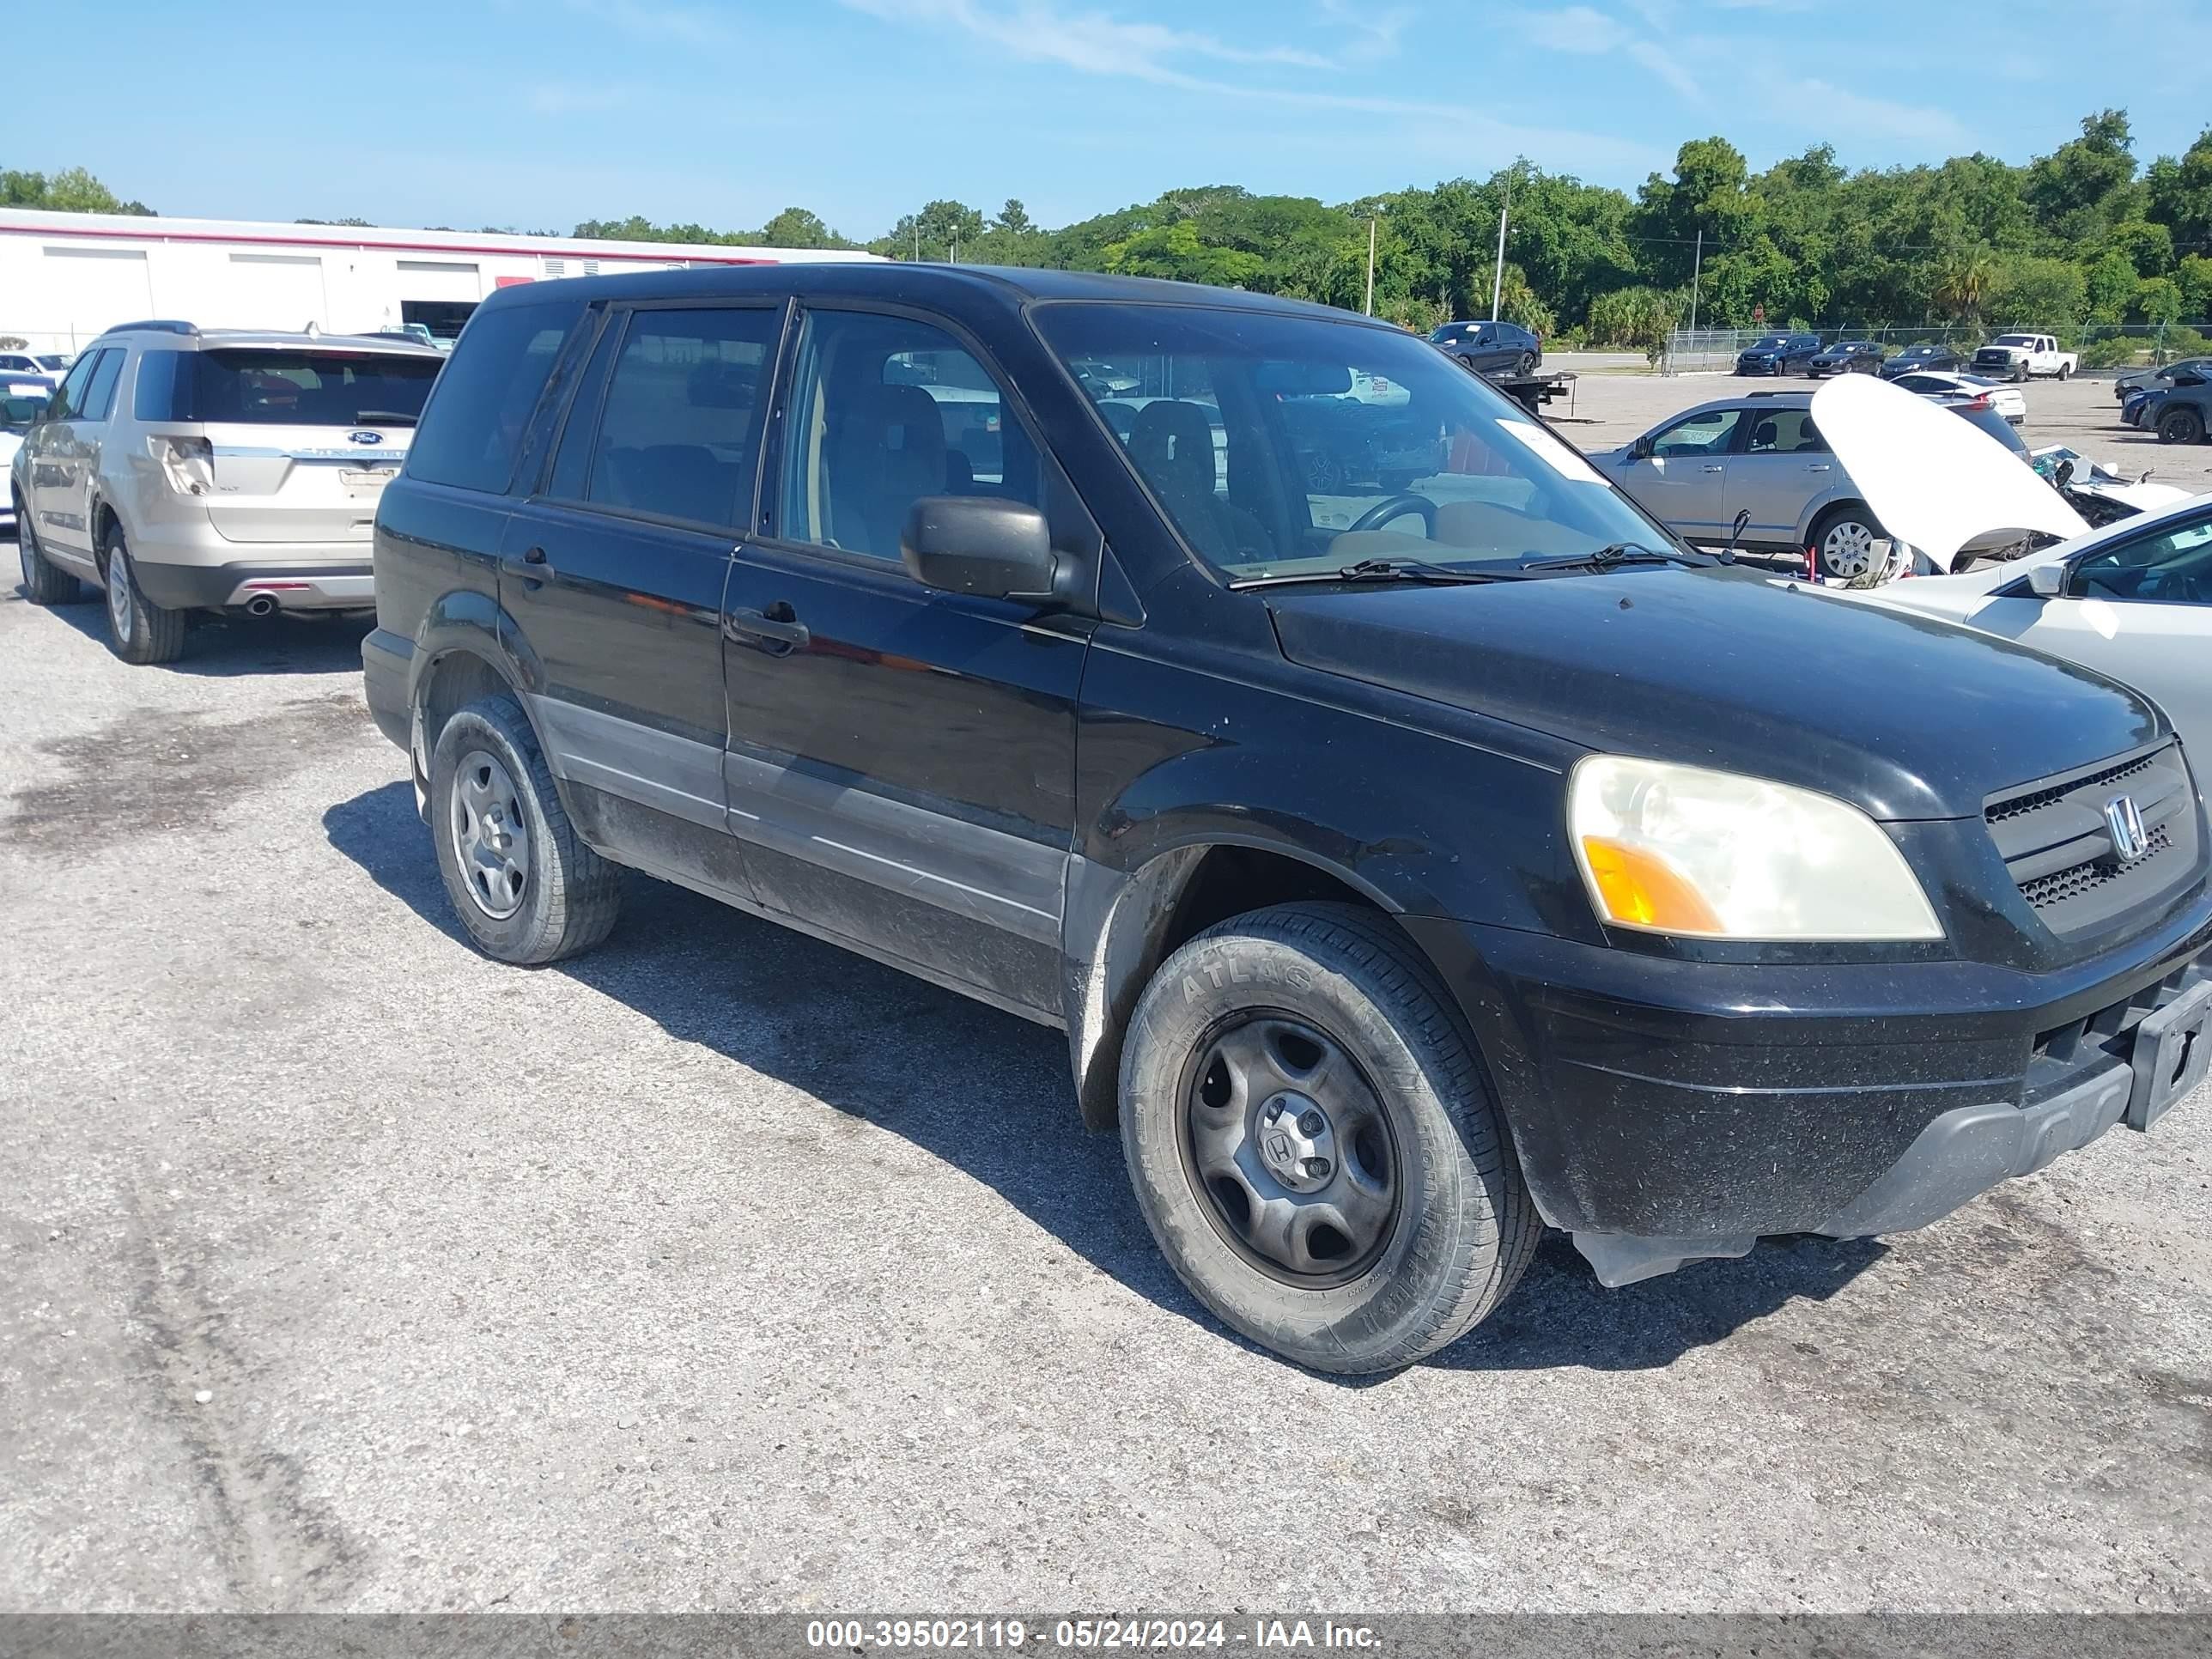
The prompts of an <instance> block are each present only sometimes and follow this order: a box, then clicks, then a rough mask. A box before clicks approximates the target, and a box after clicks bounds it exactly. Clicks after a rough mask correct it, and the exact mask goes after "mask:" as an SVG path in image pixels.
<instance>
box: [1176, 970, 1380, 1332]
mask: <svg viewBox="0 0 2212 1659" xmlns="http://www.w3.org/2000/svg"><path fill="white" fill-rule="evenodd" d="M1183 1112H1184V1121H1185V1124H1186V1130H1187V1133H1186V1139H1185V1147H1184V1157H1185V1159H1186V1173H1187V1174H1188V1176H1190V1178H1191V1185H1192V1188H1193V1189H1194V1191H1195V1192H1196V1193H1197V1194H1198V1195H1199V1197H1200V1200H1201V1202H1202V1204H1203V1206H1204V1207H1205V1209H1206V1214H1207V1217H1208V1218H1209V1219H1210V1220H1212V1223H1213V1225H1214V1226H1215V1227H1216V1229H1217V1230H1218V1231H1219V1232H1220V1233H1221V1235H1222V1236H1223V1237H1225V1239H1227V1240H1228V1242H1229V1243H1231V1245H1232V1246H1234V1247H1235V1248H1236V1249H1237V1250H1238V1251H1239V1252H1240V1253H1241V1254H1242V1255H1244V1256H1245V1257H1246V1258H1247V1259H1248V1260H1249V1261H1251V1262H1252V1263H1253V1264H1254V1265H1255V1266H1256V1267H1259V1268H1261V1270H1262V1271H1263V1272H1266V1273H1271V1274H1273V1276H1274V1277H1276V1278H1278V1279H1285V1280H1288V1281H1289V1282H1290V1283H1291V1284H1293V1285H1297V1286H1299V1287H1301V1288H1304V1289H1321V1288H1325V1287H1327V1286H1328V1285H1340V1284H1343V1283H1345V1282H1346V1281H1347V1280H1349V1279H1354V1278H1356V1277H1358V1274H1359V1273H1361V1272H1362V1271H1363V1270H1364V1268H1365V1267H1367V1266H1368V1265H1369V1264H1370V1262H1372V1261H1374V1259H1375V1258H1376V1255H1379V1254H1380V1253H1381V1251H1382V1249H1383V1245H1384V1244H1385V1243H1387V1242H1388V1241H1389V1237H1390V1232H1391V1229H1392V1227H1393V1225H1394V1224H1395V1222H1396V1219H1397V1216H1398V1198H1399V1189H1400V1184H1401V1183H1400V1178H1399V1171H1398V1152H1397V1142H1396V1139H1395V1137H1394V1136H1393V1135H1392V1133H1391V1131H1390V1122H1389V1117H1388V1115H1386V1114H1385V1113H1384V1111H1383V1103H1382V1101H1381V1100H1380V1099H1379V1098H1378V1097H1377V1096H1376V1092H1375V1089H1374V1086H1373V1085H1371V1084H1370V1083H1369V1082H1368V1080H1367V1077H1366V1074H1365V1073H1364V1072H1362V1071H1361V1070H1360V1068H1359V1066H1358V1062H1357V1061H1355V1060H1353V1059H1352V1056H1351V1054H1348V1053H1347V1052H1346V1050H1345V1049H1344V1048H1343V1047H1342V1046H1341V1045H1340V1044H1339V1043H1338V1042H1336V1041H1335V1040H1334V1038H1332V1037H1329V1036H1327V1035H1325V1034H1324V1033H1322V1031H1321V1030H1318V1029H1317V1028H1316V1027H1315V1026H1313V1025H1310V1024H1308V1023H1306V1022H1305V1021H1304V1020H1301V1019H1293V1018H1290V1017H1288V1016H1286V1015H1281V1014H1258V1015H1255V1016H1253V1017H1251V1018H1246V1019H1243V1020H1240V1021H1238V1022H1237V1023H1236V1024H1231V1025H1230V1026H1228V1027H1226V1028H1225V1029H1224V1030H1220V1031H1218V1033H1216V1034H1215V1036H1213V1038H1212V1041H1211V1042H1209V1043H1208V1044H1207V1045H1206V1047H1205V1048H1203V1049H1202V1050H1201V1051H1200V1055H1199V1058H1198V1060H1197V1063H1196V1065H1195V1066H1194V1068H1193V1070H1192V1073H1191V1080H1190V1085H1189V1088H1188V1093H1187V1095H1186V1097H1185V1101H1184V1105H1183Z"/></svg>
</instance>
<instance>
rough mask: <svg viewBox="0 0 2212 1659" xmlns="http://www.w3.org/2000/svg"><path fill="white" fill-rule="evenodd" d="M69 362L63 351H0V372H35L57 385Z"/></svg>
mask: <svg viewBox="0 0 2212 1659" xmlns="http://www.w3.org/2000/svg"><path fill="white" fill-rule="evenodd" d="M70 362H71V359H70V356H69V354H68V353H67V352H63V351H40V352H31V351H0V374H35V375H37V376H39V377H40V379H41V380H50V381H52V383H53V384H55V385H56V386H58V385H60V384H61V379H62V376H63V375H64V374H68V373H69V366H70Z"/></svg>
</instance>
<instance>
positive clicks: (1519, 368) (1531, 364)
mask: <svg viewBox="0 0 2212 1659" xmlns="http://www.w3.org/2000/svg"><path fill="white" fill-rule="evenodd" d="M1513 372H1514V373H1515V374H1518V375H1519V376H1520V377H1521V378H1522V380H1527V379H1528V376H1530V375H1531V374H1534V373H1535V372H1536V359H1535V358H1534V356H1532V355H1530V354H1529V353H1528V352H1526V351H1524V352H1522V354H1521V361H1520V362H1517V363H1516V364H1514V365H1513Z"/></svg>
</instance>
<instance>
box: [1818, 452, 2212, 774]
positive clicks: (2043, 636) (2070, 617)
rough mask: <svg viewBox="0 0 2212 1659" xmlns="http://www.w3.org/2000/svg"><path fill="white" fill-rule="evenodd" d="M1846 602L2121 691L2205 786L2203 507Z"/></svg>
mask: <svg viewBox="0 0 2212 1659" xmlns="http://www.w3.org/2000/svg"><path fill="white" fill-rule="evenodd" d="M1853 597H1855V598H1863V599H1870V600H1872V601H1874V602H1875V603H1877V604H1880V605H1888V606H1892V607H1893V608H1895V609H1898V610H1901V611H1919V612H1921V613H1923V614H1924V615H1928V616H1932V617H1943V618H1945V619H1947V620H1948V621H1951V622H1957V623H1966V625H1967V626H1969V627H1972V628H1978V629H1981V630H1982V631H1983V632H1984V633H1985V634H1996V635H2002V636H2003V637H2004V638H2006V639H2008V640H2017V641H2019V642H2020V643H2021V644H2022V645H2030V646H2033V647H2035V648H2036V649H2037V650H2039V651H2047V652H2049V653H2051V655H2052V656H2054V657H2063V658H2065V659H2067V660H2068V661H2069V662H2078V663H2080V664H2081V665H2083V666H2084V667H2088V668H2093V669H2096V670H2097V671H2099V672H2100V673H2104V674H2109V675H2111V676H2112V678H2114V679H2116V680H2124V681H2125V682H2127V684H2130V685H2132V686H2135V687H2136V688H2137V689H2139V690H2142V691H2144V692H2147V693H2148V695H2149V696H2150V697H2151V698H2152V700H2153V701H2154V702H2157V703H2158V704H2159V706H2160V708H2164V709H2165V710H2166V714H2167V715H2168V716H2169V717H2170V718H2171V719H2172V721H2173V725H2174V729H2175V730H2176V731H2178V732H2180V733H2181V738H2182V742H2183V743H2184V744H2185V745H2187V747H2188V750H2189V752H2190V755H2191V761H2192V763H2193V769H2194V770H2195V771H2196V773H2197V787H2198V790H2199V792H2200V793H2202V792H2203V790H2204V789H2205V788H2206V787H2207V785H2208V783H2212V495H2191V496H2187V497H2185V498H2184V499H2183V500H2181V501H2175V502H2172V503H2171V504H2169V505H2167V506H2166V507H2160V508H2156V509H2154V510H2153V511H2151V512H2148V513H2139V514H2137V515H2136V517H2134V518H2131V519H2123V520H2119V521H2118V523H2116V524H2109V525H2106V526H2105V527H2104V528H2103V529H2101V530H2093V531H2091V532H2089V533H2088V534H2087V535H2086V536H2076V537H2075V538H2073V539H2071V540H2070V541H2063V542H2060V543H2057V544H2056V545H2054V546H2051V547H2046V548H2045V549H2043V550H2041V551H2040V552H2036V553H2030V554H2028V555H2027V556H2025V557H2024V558H2020V559H2016V560H2015V561H2014V562H2011V563H2009V564H1992V565H1984V566H1983V567H1982V568H1979V569H1976V570H1969V571H1966V572H1965V573H1964V574H1960V575H1956V576H1928V577H1921V578H1917V579H1915V580H1911V581H1901V582H1891V583H1889V584H1887V586H1882V587H1876V588H1869V589H1866V590H1864V591H1863V592H1861V593H1858V594H1855V595H1854V596H1853ZM2021 713H2022V714H2023V716H2024V717H2028V718H2032V717H2033V710H2027V709H2023V710H2022V711H2021Z"/></svg>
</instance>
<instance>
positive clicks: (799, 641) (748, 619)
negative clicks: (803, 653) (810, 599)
mask: <svg viewBox="0 0 2212 1659" xmlns="http://www.w3.org/2000/svg"><path fill="white" fill-rule="evenodd" d="M771 608H772V609H774V610H777V611H782V612H784V613H785V614H784V615H782V616H781V617H771V616H769V614H768V613H767V612H766V611H728V612H726V613H725V614H724V616H723V617H722V637H723V638H724V639H726V640H728V641H731V642H732V643H733V644H737V645H749V646H751V647H753V648H754V649H755V650H757V651H758V650H774V649H775V647H778V646H781V647H782V651H779V652H777V653H776V654H777V655H779V656H781V655H782V654H783V653H784V652H790V651H797V650H799V649H801V648H803V647H805V644H806V642H807V641H809V640H811V639H812V638H813V637H814V636H813V635H811V634H810V633H809V632H807V629H806V624H805V623H803V622H800V621H799V620H798V619H797V618H795V617H793V616H792V615H790V611H791V607H790V606H789V605H782V604H778V605H775V606H773V607H771Z"/></svg>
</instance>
